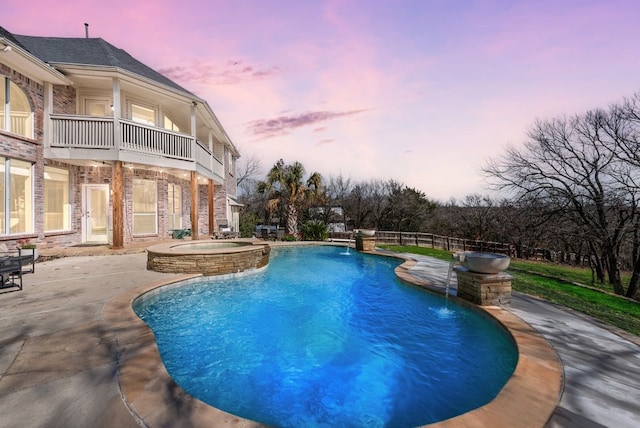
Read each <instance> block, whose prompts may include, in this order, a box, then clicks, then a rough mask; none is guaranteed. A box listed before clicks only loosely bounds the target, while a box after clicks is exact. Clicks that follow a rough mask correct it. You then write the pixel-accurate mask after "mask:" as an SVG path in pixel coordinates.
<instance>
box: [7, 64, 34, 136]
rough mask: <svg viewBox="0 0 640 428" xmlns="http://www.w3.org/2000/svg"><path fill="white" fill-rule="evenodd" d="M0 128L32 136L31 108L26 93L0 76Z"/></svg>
mask: <svg viewBox="0 0 640 428" xmlns="http://www.w3.org/2000/svg"><path fill="white" fill-rule="evenodd" d="M0 130H3V131H7V132H11V133H12V134H17V135H21V136H23V137H27V138H33V109H32V108H31V103H29V98H28V97H27V94H25V93H24V91H23V90H22V89H20V87H19V86H18V85H16V84H15V83H13V82H12V81H11V80H9V78H8V77H3V76H0Z"/></svg>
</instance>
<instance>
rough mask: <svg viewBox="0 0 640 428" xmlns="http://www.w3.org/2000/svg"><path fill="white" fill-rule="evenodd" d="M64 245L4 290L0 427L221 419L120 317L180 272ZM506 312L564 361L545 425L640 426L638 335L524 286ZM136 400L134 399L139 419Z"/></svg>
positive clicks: (423, 272)
mask: <svg viewBox="0 0 640 428" xmlns="http://www.w3.org/2000/svg"><path fill="white" fill-rule="evenodd" d="M71 251H73V252H74V254H72V255H74V256H77V257H65V258H60V259H56V260H51V261H46V262H42V263H38V264H37V266H36V272H35V273H34V274H29V275H26V276H25V277H24V290H23V291H19V292H12V293H4V294H0V426H2V427H25V426H29V427H44V426H47V427H49V426H61V427H62V426H65V427H76V426H77V427H80V426H92V427H116V426H117V427H136V426H141V425H142V426H144V425H147V426H216V424H215V423H212V421H211V420H210V419H208V418H206V419H201V417H200V416H199V415H202V414H203V413H201V412H202V411H203V409H202V408H201V407H202V405H201V404H199V402H197V400H190V399H189V397H185V394H184V393H183V392H182V391H181V390H180V389H179V388H175V387H173V386H172V383H171V382H170V381H167V379H163V378H162V376H157V375H156V373H157V372H158V370H159V371H161V370H160V369H158V368H157V367H154V366H148V365H147V364H146V363H145V364H144V365H140V364H139V363H140V362H141V361H148V360H145V359H144V358H145V356H146V355H145V354H147V353H149V352H150V351H149V344H150V343H151V342H153V336H152V335H151V334H149V332H148V331H147V330H146V329H145V327H144V325H140V324H139V323H138V322H139V321H138V322H136V320H130V321H131V323H129V322H128V321H127V320H126V319H124V320H123V319H122V318H121V315H122V312H124V311H125V309H126V306H127V305H128V304H129V302H130V299H131V296H133V295H137V294H139V293H140V292H141V291H140V290H141V288H145V289H146V288H153V286H154V285H157V284H162V283H166V282H172V281H175V280H178V279H180V278H184V277H185V276H179V275H175V274H166V273H158V272H152V271H147V270H146V255H145V254H144V253H142V252H137V253H136V252H135V251H134V253H133V254H126V255H114V256H98V255H91V254H104V253H111V251H110V250H107V251H103V252H100V251H101V249H99V248H87V249H74V250H69V252H71ZM140 251H143V250H140ZM42 254H43V255H46V251H45V250H43V251H42ZM83 254H84V255H83ZM66 255H70V254H66ZM416 260H417V263H415V265H414V266H412V267H411V268H410V269H408V271H409V273H410V274H411V275H413V276H415V277H416V278H419V279H429V281H431V282H433V283H434V284H435V285H436V287H437V286H443V285H444V281H445V280H446V274H447V268H448V264H447V263H443V262H439V261H437V260H434V259H430V258H426V257H425V258H423V257H416ZM507 309H508V310H509V312H511V313H512V314H515V315H516V316H518V317H520V318H522V319H523V320H525V321H526V322H527V323H528V324H529V325H531V326H533V327H534V328H536V329H537V330H538V331H539V332H540V333H541V334H542V335H543V336H544V337H545V338H546V339H547V341H548V342H549V343H551V344H552V345H553V346H554V348H555V350H556V352H557V353H558V355H559V357H560V359H561V360H562V362H563V365H564V375H565V384H564V391H563V394H562V398H561V400H560V402H559V405H558V407H557V408H556V410H555V412H554V413H553V416H552V417H551V419H550V421H549V423H548V426H551V427H561V426H562V427H565V426H566V427H569V426H571V427H573V426H575V427H585V426H587V427H588V426H592V427H597V426H615V427H627V426H628V427H632V426H637V421H638V420H639V419H640V411H639V410H638V409H639V406H638V403H640V346H638V344H637V343H634V342H633V341H632V340H627V339H625V338H623V337H621V336H618V335H616V334H614V333H612V332H611V331H610V329H609V328H607V327H606V326H602V325H601V324H599V323H598V322H595V321H593V320H591V319H589V318H586V317H584V316H582V315H579V314H576V313H574V312H572V311H568V310H566V309H563V308H559V307H557V306H555V305H552V304H548V303H545V302H541V301H538V300H535V299H531V298H529V297H526V296H522V295H519V294H516V295H514V298H513V302H512V305H511V306H510V307H508V308H507ZM114 318H115V319H114ZM140 323H141V322H140ZM634 338H635V339H634ZM630 339H633V340H637V339H638V338H637V337H635V336H633V337H630ZM123 360H127V361H131V362H133V366H132V367H133V368H135V369H136V370H137V373H140V372H141V371H142V372H144V371H146V372H147V374H150V373H151V375H152V376H154V377H156V383H152V384H146V383H145V384H142V383H138V382H137V379H136V378H135V377H134V378H132V377H131V376H130V374H131V373H133V372H130V373H127V372H126V371H125V370H121V371H122V372H121V373H120V374H119V373H118V371H117V370H116V361H123ZM136 361H137V362H138V364H139V365H138V366H136ZM149 389H151V391H149ZM149 392H151V393H152V394H149ZM149 395H155V396H157V397H161V401H160V404H159V405H158V402H155V403H154V402H151V401H148V397H149ZM162 400H166V401H162ZM533 400H535V398H534V399H533ZM136 401H138V402H137V403H136ZM132 403H135V405H137V406H138V407H136V409H137V415H136V416H133V415H132V413H131V412H130V407H131V406H132ZM521 405H523V406H528V407H530V408H531V407H535V403H529V404H527V403H521ZM206 407H207V408H208V409H210V407H209V406H206ZM140 409H143V410H140ZM219 416H220V417H221V418H222V419H223V420H224V421H225V422H226V424H228V425H233V426H254V425H255V424H252V423H249V422H247V421H243V420H240V419H237V418H234V417H233V416H231V415H227V414H224V413H223V412H220V415H219ZM469 426H472V425H469ZM475 426H479V425H475Z"/></svg>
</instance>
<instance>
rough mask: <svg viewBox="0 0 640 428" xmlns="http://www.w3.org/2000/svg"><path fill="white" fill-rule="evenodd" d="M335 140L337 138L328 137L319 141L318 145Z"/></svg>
mask: <svg viewBox="0 0 640 428" xmlns="http://www.w3.org/2000/svg"><path fill="white" fill-rule="evenodd" d="M334 141H336V140H334V139H333V138H327V139H324V140H320V141H318V145H319V146H322V145H325V144H331V143H333V142H334Z"/></svg>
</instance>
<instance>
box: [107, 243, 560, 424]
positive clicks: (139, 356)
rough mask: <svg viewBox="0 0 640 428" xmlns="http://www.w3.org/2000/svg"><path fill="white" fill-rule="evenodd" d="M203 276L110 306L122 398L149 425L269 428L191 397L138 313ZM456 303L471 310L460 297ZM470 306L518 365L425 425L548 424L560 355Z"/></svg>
mask: <svg viewBox="0 0 640 428" xmlns="http://www.w3.org/2000/svg"><path fill="white" fill-rule="evenodd" d="M369 254H374V255H377V256H389V254H380V253H376V252H369ZM391 257H397V258H400V259H403V260H404V262H403V263H402V264H401V265H400V266H398V267H397V268H396V269H395V272H396V275H397V276H398V277H399V278H400V279H401V280H402V281H403V282H406V283H409V284H412V285H415V286H418V287H422V288H425V289H428V290H431V291H436V292H437V289H435V288H432V287H431V284H429V283H428V282H427V281H423V280H419V279H417V278H415V277H413V276H412V275H411V274H410V273H409V269H410V268H411V267H412V266H414V265H415V263H416V261H415V260H413V259H411V258H408V257H403V256H402V255H397V256H396V255H391ZM201 276H202V275H199V274H183V275H176V276H175V277H173V278H171V279H166V280H162V281H158V282H154V283H149V284H142V285H140V286H138V287H135V288H133V289H131V290H129V291H127V292H125V293H122V294H120V295H118V296H116V297H114V298H113V299H111V300H110V301H109V302H108V303H107V304H106V305H105V307H104V310H103V314H104V318H105V321H106V322H107V323H108V324H109V326H110V328H111V329H112V330H113V332H114V334H115V336H116V343H117V345H116V346H117V356H118V361H117V365H118V369H117V376H118V383H119V386H120V391H121V394H122V398H123V400H124V402H125V403H126V405H127V406H128V407H129V410H130V411H131V413H132V414H133V415H134V417H135V418H137V419H138V420H139V422H141V423H143V424H144V425H146V426H185V425H189V426H192V427H209V426H216V427H230V426H234V427H237V426H241V427H264V426H266V425H263V424H261V423H258V422H255V421H250V420H247V419H244V418H241V417H239V416H235V415H232V414H230V413H227V412H224V411H222V410H220V409H217V408H215V407H213V406H210V405H208V404H206V403H204V402H202V401H200V400H198V399H196V398H194V397H191V396H190V395H189V394H187V393H186V392H185V391H184V390H183V389H182V388H181V387H180V386H178V385H177V384H176V383H175V381H174V380H173V379H172V378H171V376H170V375H169V373H168V372H167V370H166V368H165V367H164V364H163V363H162V360H161V358H160V353H159V351H158V347H157V345H156V342H155V336H154V334H153V332H152V331H151V329H150V328H149V327H148V326H147V325H146V324H145V323H144V321H142V320H141V319H140V318H139V317H138V316H137V315H136V314H135V312H134V311H133V303H134V301H135V300H136V299H137V298H138V297H140V296H142V295H143V294H145V293H148V292H150V291H152V290H155V289H158V288H159V287H163V286H166V285H170V284H174V283H178V282H182V281H187V280H193V279H196V278H200V277H201ZM457 303H462V304H465V305H467V303H465V302H463V301H460V299H458V300H457ZM468 305H469V306H473V307H475V308H478V309H480V310H483V311H485V312H486V313H487V314H489V315H490V316H492V317H493V318H494V319H496V320H497V321H498V322H499V323H500V324H502V325H503V326H504V327H505V328H506V329H507V330H508V331H509V333H510V334H511V336H512V337H513V339H514V340H515V342H516V345H517V347H518V352H519V357H518V363H517V365H516V368H515V371H514V373H513V375H512V376H511V378H510V379H509V380H508V381H507V383H506V384H505V386H504V387H503V388H502V390H501V391H500V393H499V394H498V395H497V396H496V397H495V398H494V399H493V400H492V401H491V402H489V403H488V404H486V405H484V406H482V407H479V408H477V409H474V410H472V411H470V412H467V413H464V414H462V415H459V416H456V417H454V418H451V419H447V420H445V421H440V422H437V423H434V424H429V425H425V427H427V426H428V427H453V426H456V427H458V426H465V427H485V426H531V427H537V426H539V427H543V426H545V424H546V423H547V421H548V420H549V418H550V417H551V415H552V414H553V411H554V410H555V408H556V406H557V404H558V403H559V401H560V397H561V394H562V385H563V372H562V365H561V363H560V359H559V357H558V355H557V353H556V351H555V350H554V349H553V348H552V347H551V346H550V345H549V343H548V342H547V341H546V340H545V339H544V338H543V337H542V336H541V335H540V334H538V333H537V332H536V331H535V330H534V329H533V328H532V327H531V326H530V325H528V324H527V323H525V322H524V321H522V320H521V319H520V318H518V317H516V316H515V315H513V314H512V313H510V312H508V311H507V310H505V309H503V308H500V307H497V306H485V307H479V306H476V305H471V304H468Z"/></svg>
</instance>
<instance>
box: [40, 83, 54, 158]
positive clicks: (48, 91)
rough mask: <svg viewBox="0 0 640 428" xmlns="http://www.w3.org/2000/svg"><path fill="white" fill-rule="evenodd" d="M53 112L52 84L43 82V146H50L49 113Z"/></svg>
mask: <svg viewBox="0 0 640 428" xmlns="http://www.w3.org/2000/svg"><path fill="white" fill-rule="evenodd" d="M52 113H53V84H52V83H51V82H44V111H43V112H42V115H43V118H42V119H43V121H42V128H43V136H42V138H43V140H44V141H43V144H44V147H51V135H52V132H51V125H52V124H51V114H52Z"/></svg>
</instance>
